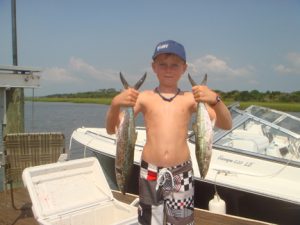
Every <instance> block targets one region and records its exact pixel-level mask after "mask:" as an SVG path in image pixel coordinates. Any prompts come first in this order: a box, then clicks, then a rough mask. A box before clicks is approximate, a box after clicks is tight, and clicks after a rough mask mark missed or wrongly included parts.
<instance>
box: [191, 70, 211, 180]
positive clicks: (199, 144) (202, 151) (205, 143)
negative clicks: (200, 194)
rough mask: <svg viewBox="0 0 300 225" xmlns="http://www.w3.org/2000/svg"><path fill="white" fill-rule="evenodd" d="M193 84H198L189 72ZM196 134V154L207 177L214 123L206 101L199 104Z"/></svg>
mask: <svg viewBox="0 0 300 225" xmlns="http://www.w3.org/2000/svg"><path fill="white" fill-rule="evenodd" d="M188 77H189V81H190V83H191V85H192V86H195V85H197V84H196V82H195V81H194V80H193V79H192V77H191V76H190V74H188ZM206 83H207V74H205V76H204V79H203V81H202V82H201V85H206ZM193 130H194V134H195V154H196V159H197V163H198V168H199V172H200V176H201V178H203V179H204V178H205V177H206V174H207V172H208V169H209V164H210V160H211V155H212V140H213V125H212V122H211V120H210V117H209V114H208V111H207V109H206V106H205V104H204V103H202V102H199V103H198V105H197V113H196V121H195V123H194V125H193Z"/></svg>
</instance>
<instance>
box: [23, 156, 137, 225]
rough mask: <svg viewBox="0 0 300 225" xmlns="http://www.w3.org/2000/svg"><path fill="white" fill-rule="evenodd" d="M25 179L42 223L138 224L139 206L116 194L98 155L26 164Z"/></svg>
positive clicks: (84, 224) (73, 224)
mask: <svg viewBox="0 0 300 225" xmlns="http://www.w3.org/2000/svg"><path fill="white" fill-rule="evenodd" d="M23 182H24V185H25V186H26V187H27V190H28V192H29V195H30V198H31V201H32V211H33V214H34V217H35V218H36V220H37V221H38V222H39V223H40V224H43V225H50V224H51V225H53V224H55V225H65V224H70V225H96V224H97V225H98V224H109V225H111V224H138V221H137V208H136V207H134V206H132V205H128V204H125V203H122V202H120V201H118V200H116V199H115V198H114V197H113V195H112V192H111V190H110V188H109V185H108V183H107V181H106V178H105V176H104V173H103V171H102V168H101V166H100V164H99V162H98V160H97V159H96V158H94V157H90V158H84V159H76V160H71V161H67V162H60V163H53V164H47V165H41V166H35V167H29V168H26V169H25V170H24V171H23Z"/></svg>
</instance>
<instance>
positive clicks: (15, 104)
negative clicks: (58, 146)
mask: <svg viewBox="0 0 300 225" xmlns="http://www.w3.org/2000/svg"><path fill="white" fill-rule="evenodd" d="M16 11H17V10H16V0H12V1H11V17H12V49H13V65H14V66H17V65H18V48H17V43H18V42H17V17H16ZM19 132H24V89H23V88H10V89H8V90H6V125H5V127H4V130H3V136H4V135H5V134H8V133H19Z"/></svg>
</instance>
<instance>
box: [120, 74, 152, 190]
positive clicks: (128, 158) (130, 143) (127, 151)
mask: <svg viewBox="0 0 300 225" xmlns="http://www.w3.org/2000/svg"><path fill="white" fill-rule="evenodd" d="M146 76H147V73H145V74H144V75H143V77H142V78H141V79H140V80H139V81H138V82H137V83H136V84H135V85H134V86H133V88H134V89H136V90H138V89H139V88H140V87H141V86H142V84H143V83H144V81H145V79H146ZM120 79H121V82H122V84H123V86H124V88H125V89H128V88H129V87H130V86H129V84H128V83H127V81H126V80H125V78H124V76H123V75H122V73H120ZM136 139H137V132H136V130H135V118H134V110H133V107H126V108H124V110H123V113H122V117H121V119H120V124H119V126H118V129H117V132H116V146H117V148H116V158H115V174H116V181H117V185H118V188H119V190H120V191H121V192H122V194H123V195H125V194H126V189H127V186H128V181H129V179H130V177H131V173H132V169H133V160H134V148H135V142H136Z"/></svg>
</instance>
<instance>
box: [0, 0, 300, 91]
mask: <svg viewBox="0 0 300 225" xmlns="http://www.w3.org/2000/svg"><path fill="white" fill-rule="evenodd" d="M299 12H300V1H298V0H294V1H293V0H285V1H283V0H226V1H225V0H222V1H221V0H219V1H217V0H210V1H202V0H194V1H193V0H187V1H179V0H178V1H176V0H172V1H171V0H165V1H158V0H152V1H146V0H144V1H143V0H131V1H130V0H123V1H122V0H119V1H117V0H110V1H101V0H72V1H71V0H26V1H24V0H23V1H22V0H17V29H18V61H19V65H20V66H29V67H38V68H41V69H42V70H43V72H42V73H41V77H42V78H41V88H38V89H37V90H36V91H35V94H36V95H48V94H55V93H71V92H82V91H95V90H98V89H103V88H115V89H117V90H120V89H121V88H122V85H121V83H120V81H119V75H118V74H119V72H120V71H122V72H123V74H124V76H125V77H126V78H127V80H128V81H129V83H135V81H136V80H138V79H139V78H140V77H141V76H142V75H143V73H144V72H148V77H147V80H146V82H145V83H144V85H143V86H142V89H149V88H150V89H152V88H154V87H155V86H157V80H156V77H155V75H154V73H153V72H152V70H151V66H150V65H151V60H152V59H151V56H152V54H153V51H154V47H155V45H156V44H157V43H158V42H160V41H162V40H167V39H173V40H176V41H178V42H180V43H182V44H183V45H184V46H185V49H186V52H187V61H188V64H189V69H188V72H190V73H191V75H192V76H193V77H194V78H195V80H198V81H200V80H201V78H202V76H203V75H204V74H205V73H207V74H208V86H209V87H210V88H212V89H217V90H222V91H231V90H240V91H243V90H249V91H250V90H259V91H268V90H269V91H284V92H291V91H298V90H300V13H299ZM0 33H1V38H0V64H1V65H11V64H12V47H11V1H10V0H0ZM180 87H181V88H182V89H183V90H189V89H190V85H189V83H188V79H187V76H186V74H185V75H184V76H183V77H182V79H181V81H180Z"/></svg>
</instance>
